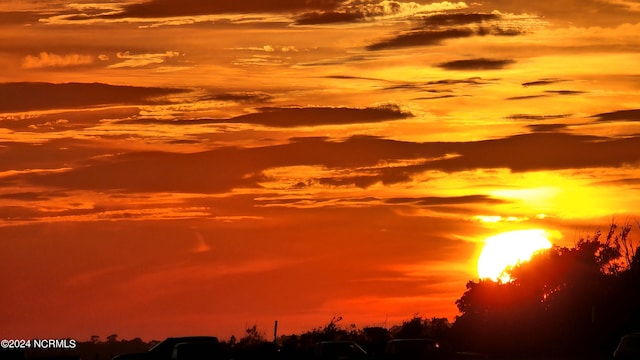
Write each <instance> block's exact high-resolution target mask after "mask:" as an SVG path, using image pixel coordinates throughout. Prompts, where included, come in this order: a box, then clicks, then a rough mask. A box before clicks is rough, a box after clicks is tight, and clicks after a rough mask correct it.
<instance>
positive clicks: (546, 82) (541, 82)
mask: <svg viewBox="0 0 640 360" xmlns="http://www.w3.org/2000/svg"><path fill="white" fill-rule="evenodd" d="M562 81H566V80H562V79H557V78H546V79H540V80H535V81H529V82H525V83H522V86H524V87H527V86H545V85H552V84H556V83H559V82H562Z"/></svg>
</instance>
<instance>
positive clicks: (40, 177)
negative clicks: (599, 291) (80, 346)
mask: <svg viewBox="0 0 640 360" xmlns="http://www.w3.org/2000/svg"><path fill="white" fill-rule="evenodd" d="M638 33H640V1H638V0H558V1H553V2H550V1H538V2H532V1H520V0H509V1H506V0H487V1H476V2H463V1H461V2H448V1H445V2H431V1H387V0H384V1H379V0H307V1H301V0H273V1H263V0H236V1H233V2H221V1H204V0H180V1H178V0H150V1H149V0H145V1H142V0H131V1H128V0H122V1H119V0H93V1H90V2H88V1H77V2H73V1H60V0H4V1H2V2H1V3H0V69H2V71H0V254H2V258H3V260H2V261H1V262H0V281H2V288H3V290H2V292H3V296H2V297H1V298H0V319H2V320H0V336H1V337H3V338H32V337H41V338H42V337H53V338H66V337H71V338H75V339H78V340H79V341H86V340H88V339H89V338H90V337H91V336H92V335H99V336H102V338H106V336H108V335H110V334H118V336H119V338H127V339H131V338H135V337H141V338H142V339H144V340H151V339H162V338H164V337H167V336H179V335H192V334H198V335H216V336H219V337H220V338H223V339H227V338H228V337H229V336H230V335H232V334H234V335H236V337H241V336H242V335H243V333H244V330H245V329H246V328H247V327H251V326H253V325H254V324H255V325H257V327H258V329H259V330H260V331H262V332H264V333H265V334H269V335H266V336H267V337H269V336H270V334H271V333H272V326H273V324H274V321H276V320H277V321H278V323H279V332H280V333H281V334H293V333H300V332H303V331H306V330H311V329H313V328H316V327H322V326H324V325H326V324H327V323H328V322H329V321H331V319H332V318H334V317H338V316H342V317H343V319H344V320H343V322H344V324H345V325H346V324H351V323H353V324H356V325H357V326H358V327H366V326H387V327H388V326H391V325H395V324H398V323H401V322H402V321H403V320H406V319H410V318H411V317H413V316H414V315H420V316H423V317H427V318H430V317H446V318H448V319H450V320H451V321H453V320H454V319H455V316H456V315H458V310H457V308H456V306H455V300H456V299H458V298H459V297H460V296H461V295H462V294H463V292H464V290H465V284H466V283H467V282H468V281H470V280H477V278H478V275H477V272H476V264H477V258H478V254H479V252H480V250H481V248H482V245H483V241H484V239H486V238H487V237H490V236H493V235H496V234H499V233H502V232H505V231H510V230H523V229H543V230H545V231H546V232H547V234H548V235H549V237H550V238H551V239H552V241H553V242H554V243H555V244H557V245H560V246H571V245H572V244H574V243H575V241H577V239H579V238H580V237H584V236H588V235H591V234H593V233H594V232H595V231H597V230H598V229H600V230H605V231H606V229H607V228H608V225H609V224H610V223H611V222H612V221H617V222H619V223H631V224H634V223H635V222H637V221H638V216H639V215H640V214H639V213H640V210H638V202H639V201H640V150H639V149H640V70H638V66H637V64H639V63H640V37H638V36H637V34H638ZM634 226H635V225H634ZM634 231H637V226H636V227H635V230H634ZM633 234H637V232H636V233H633ZM634 236H636V237H637V236H639V235H634Z"/></svg>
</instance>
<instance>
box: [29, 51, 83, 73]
mask: <svg viewBox="0 0 640 360" xmlns="http://www.w3.org/2000/svg"><path fill="white" fill-rule="evenodd" d="M95 60H96V59H95V58H94V57H93V56H92V55H82V54H64V55H60V54H55V53H50V52H45V51H43V52H41V53H40V54H38V55H27V56H26V57H25V58H24V60H23V61H22V67H23V68H25V69H41V68H47V67H70V66H82V65H90V64H93V62H94V61H95Z"/></svg>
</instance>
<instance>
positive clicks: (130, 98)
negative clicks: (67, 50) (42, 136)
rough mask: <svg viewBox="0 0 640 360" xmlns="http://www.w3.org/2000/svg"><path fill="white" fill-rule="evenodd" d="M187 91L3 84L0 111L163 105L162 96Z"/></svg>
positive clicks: (78, 84) (0, 89) (94, 85)
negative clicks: (160, 98)
mask: <svg viewBox="0 0 640 360" xmlns="http://www.w3.org/2000/svg"><path fill="white" fill-rule="evenodd" d="M185 91H186V90H184V89H171V88H158V87H136V86H120V85H108V84H100V83H65V84H54V83H33V82H21V83H1V84H0V112H19V111H34V110H50V109H70V108H82V107H88V106H106V105H135V104H138V105H139V104H153V103H161V102H162V101H159V100H157V98H159V97H162V96H167V95H170V94H176V93H182V92H185Z"/></svg>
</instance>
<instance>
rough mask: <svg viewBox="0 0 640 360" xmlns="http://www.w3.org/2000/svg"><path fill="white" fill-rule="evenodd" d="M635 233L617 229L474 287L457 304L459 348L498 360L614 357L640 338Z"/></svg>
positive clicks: (557, 249)
mask: <svg viewBox="0 0 640 360" xmlns="http://www.w3.org/2000/svg"><path fill="white" fill-rule="evenodd" d="M638 225H639V226H640V224H638ZM630 231H631V225H629V224H625V225H622V226H618V225H616V224H612V225H611V226H610V228H609V231H608V232H607V234H606V235H605V236H603V234H602V233H601V232H596V233H595V234H594V235H593V236H591V237H587V238H583V239H580V240H579V241H577V242H576V244H575V246H574V247H573V248H566V247H559V246H555V247H553V248H551V249H549V250H547V251H544V252H541V253H539V254H537V255H535V256H533V257H532V259H531V260H530V261H529V262H527V263H522V264H519V265H516V266H514V267H512V268H510V269H507V270H506V272H507V274H508V275H509V276H510V278H511V279H512V281H510V282H504V283H503V282H494V281H490V280H479V281H478V282H474V281H469V282H468V283H467V286H466V288H467V290H466V292H465V293H464V294H463V295H462V297H461V298H460V299H458V300H457V301H456V305H457V306H458V309H459V311H460V313H461V315H459V316H458V317H457V318H456V321H455V324H454V326H453V329H452V333H453V334H454V335H455V340H454V341H455V342H456V344H457V345H458V346H463V347H468V348H473V349H475V350H477V351H481V352H484V353H489V354H493V355H497V356H509V355H518V356H520V357H522V356H542V355H545V356H562V357H581V358H611V354H612V353H613V349H614V348H615V345H616V344H617V341H618V340H619V339H620V338H621V336H622V335H624V334H626V333H629V332H633V331H640V255H639V252H638V243H637V242H634V241H633V240H632V239H631V238H630V236H629V235H630Z"/></svg>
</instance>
